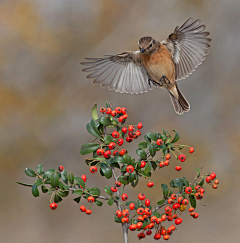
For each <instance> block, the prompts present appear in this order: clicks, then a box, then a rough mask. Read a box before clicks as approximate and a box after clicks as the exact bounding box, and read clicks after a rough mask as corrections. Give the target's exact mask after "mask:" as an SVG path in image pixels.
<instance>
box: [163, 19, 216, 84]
mask: <svg viewBox="0 0 240 243" xmlns="http://www.w3.org/2000/svg"><path fill="white" fill-rule="evenodd" d="M204 29H205V25H200V20H199V19H198V20H195V21H193V19H192V18H190V19H188V20H187V21H186V22H185V23H184V24H183V25H182V26H181V27H180V28H179V27H178V26H177V27H176V29H175V30H174V33H172V34H171V35H169V37H168V39H167V40H165V41H162V44H163V45H165V46H166V47H167V48H168V50H169V51H170V52H171V53H172V56H173V61H174V63H175V68H176V71H175V73H176V74H175V75H176V77H175V79H176V81H177V80H181V79H184V78H186V77H188V76H189V75H190V74H191V73H192V72H193V71H194V70H195V69H196V67H198V66H199V65H200V64H201V63H202V61H203V60H204V59H205V56H206V55H207V54H208V48H209V47H210V45H209V42H210V41H211V39H209V38H206V36H208V35H209V32H203V31H204Z"/></svg>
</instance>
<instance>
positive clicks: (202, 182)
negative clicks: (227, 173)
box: [198, 178, 204, 186]
mask: <svg viewBox="0 0 240 243" xmlns="http://www.w3.org/2000/svg"><path fill="white" fill-rule="evenodd" d="M203 184H204V179H203V178H202V180H201V181H200V182H199V184H198V185H199V186H203Z"/></svg>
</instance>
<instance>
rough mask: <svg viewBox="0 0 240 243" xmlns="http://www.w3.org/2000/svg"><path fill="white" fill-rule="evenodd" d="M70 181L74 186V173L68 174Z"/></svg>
mask: <svg viewBox="0 0 240 243" xmlns="http://www.w3.org/2000/svg"><path fill="white" fill-rule="evenodd" d="M68 180H69V182H70V184H73V182H74V175H73V173H72V172H70V173H69V174H68Z"/></svg>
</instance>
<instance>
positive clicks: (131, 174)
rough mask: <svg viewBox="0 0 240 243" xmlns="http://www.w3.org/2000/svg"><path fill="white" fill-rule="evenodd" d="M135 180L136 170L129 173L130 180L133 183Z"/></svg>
mask: <svg viewBox="0 0 240 243" xmlns="http://www.w3.org/2000/svg"><path fill="white" fill-rule="evenodd" d="M134 180H135V171H134V172H133V173H130V174H129V175H128V181H129V182H130V183H131V182H134Z"/></svg>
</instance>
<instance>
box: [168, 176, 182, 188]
mask: <svg viewBox="0 0 240 243" xmlns="http://www.w3.org/2000/svg"><path fill="white" fill-rule="evenodd" d="M181 182H182V183H183V179H182V178H176V179H174V180H171V181H170V183H169V184H170V186H171V187H179V186H178V185H179V183H181Z"/></svg>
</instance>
